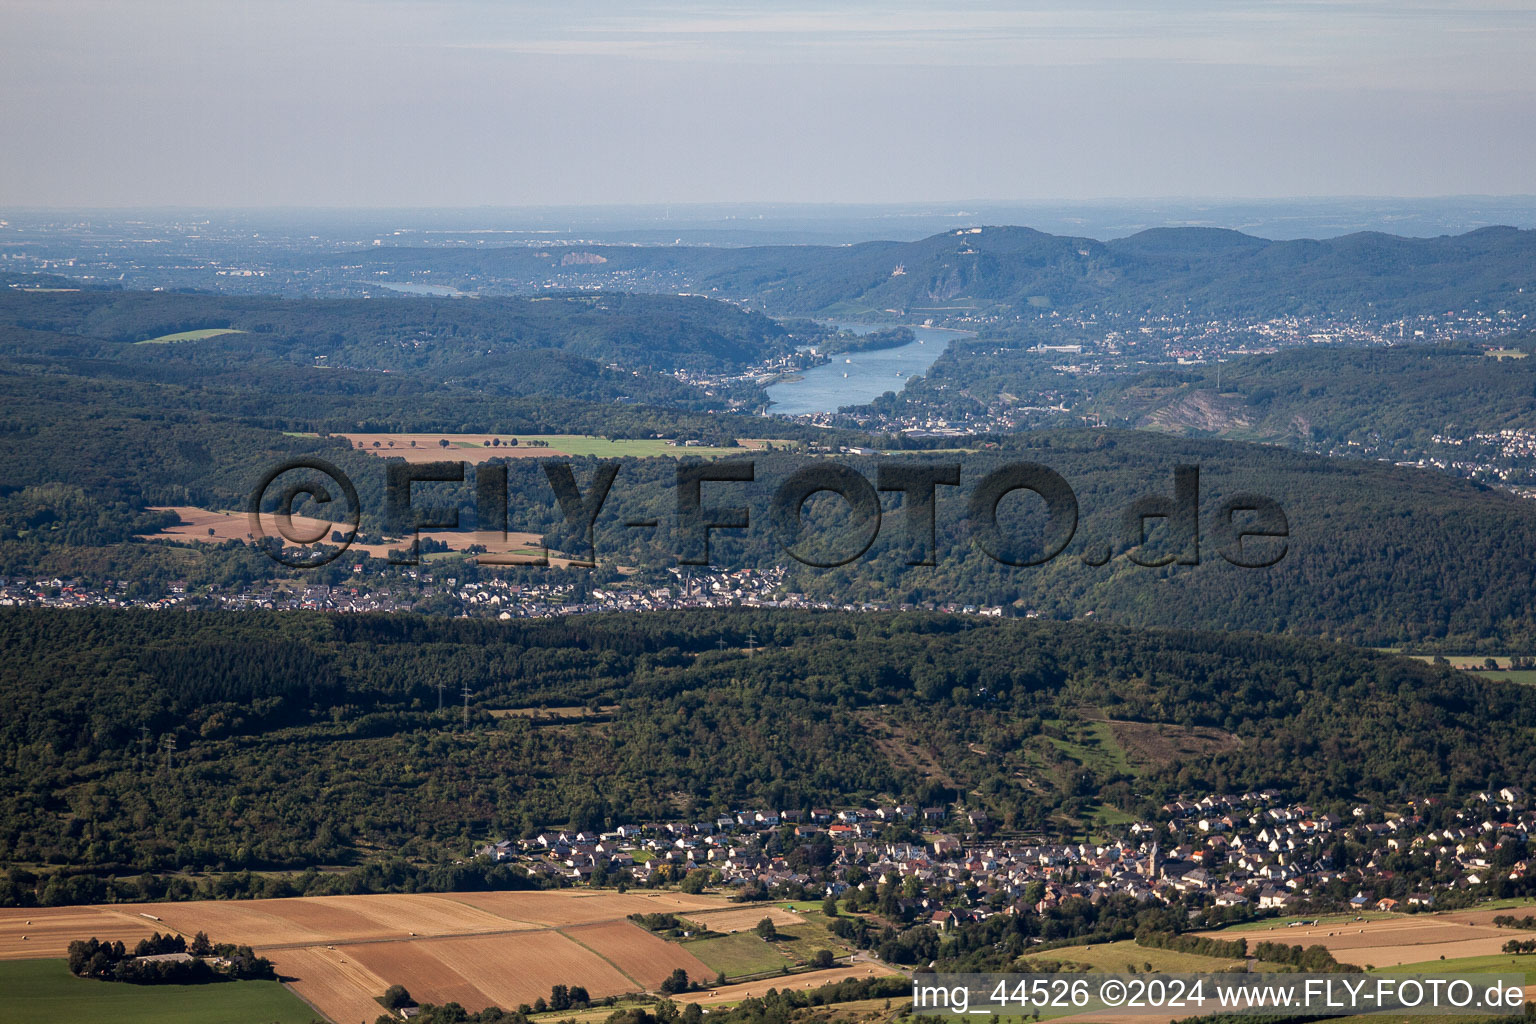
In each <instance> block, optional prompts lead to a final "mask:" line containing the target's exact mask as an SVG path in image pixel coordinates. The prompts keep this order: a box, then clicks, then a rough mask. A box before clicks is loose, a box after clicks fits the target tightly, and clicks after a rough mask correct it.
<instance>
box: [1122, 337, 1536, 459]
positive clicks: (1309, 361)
mask: <svg viewBox="0 0 1536 1024" xmlns="http://www.w3.org/2000/svg"><path fill="white" fill-rule="evenodd" d="M1499 344H1501V345H1503V346H1505V347H1506V348H1507V349H1508V350H1509V351H1511V352H1515V353H1524V355H1525V356H1526V358H1505V359H1495V358H1491V357H1489V356H1488V355H1487V354H1485V352H1484V350H1483V349H1482V348H1458V347H1430V346H1403V347H1393V348H1342V347H1334V346H1325V347H1313V348H1301V349H1292V350H1288V351H1281V352H1277V353H1274V354H1272V355H1258V356H1243V357H1239V358H1236V359H1232V360H1230V361H1226V362H1224V363H1223V364H1222V365H1221V367H1220V371H1219V372H1220V379H1219V384H1220V386H1219V388H1218V386H1217V385H1218V378H1217V373H1218V370H1217V368H1216V367H1215V366H1209V365H1204V366H1187V367H1178V368H1169V369H1164V370H1157V371H1152V372H1148V373H1144V374H1140V375H1138V376H1135V377H1132V378H1130V379H1127V380H1124V381H1119V382H1114V383H1110V384H1108V385H1106V386H1105V387H1104V388H1103V389H1102V390H1101V391H1100V392H1099V394H1098V395H1096V396H1095V398H1094V409H1095V411H1096V412H1097V413H1098V414H1099V415H1101V416H1103V417H1104V418H1105V419H1106V420H1107V421H1110V422H1115V423H1121V424H1124V425H1126V426H1134V427H1141V428H1148V429H1153V430H1165V431H1170V432H1174V433H1198V434H1216V435H1220V436H1223V437H1231V438H1241V439H1254V440H1265V441H1282V442H1348V441H1354V442H1356V443H1364V442H1368V441H1369V442H1375V443H1380V444H1384V445H1386V446H1388V448H1389V449H1390V448H1391V447H1393V446H1396V447H1397V448H1410V447H1411V448H1419V449H1422V448H1424V447H1425V446H1426V445H1428V444H1429V442H1430V439H1431V438H1432V437H1433V436H1434V435H1437V434H1439V435H1445V436H1450V437H1453V438H1457V439H1459V440H1465V439H1466V438H1468V437H1470V436H1471V435H1473V434H1476V433H1495V432H1497V431H1500V430H1506V429H1517V428H1530V427H1531V426H1532V425H1533V423H1532V419H1531V411H1532V409H1536V358H1530V356H1531V355H1532V354H1536V337H1533V336H1532V335H1530V334H1524V335H1515V336H1511V337H1509V338H1506V339H1503V340H1501V341H1500V343H1499ZM1451 453H1452V450H1451V449H1449V448H1447V449H1444V450H1443V452H1442V454H1447V455H1449V454H1451Z"/></svg>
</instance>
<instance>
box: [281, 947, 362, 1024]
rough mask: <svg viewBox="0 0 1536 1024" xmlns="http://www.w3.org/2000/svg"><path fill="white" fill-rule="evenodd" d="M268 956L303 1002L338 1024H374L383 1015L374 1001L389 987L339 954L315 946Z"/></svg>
mask: <svg viewBox="0 0 1536 1024" xmlns="http://www.w3.org/2000/svg"><path fill="white" fill-rule="evenodd" d="M267 956H268V958H269V959H271V961H272V963H273V965H274V966H276V968H277V973H278V974H279V975H280V976H281V977H282V978H284V979H287V981H288V987H289V988H291V989H293V991H294V993H295V994H296V995H298V997H299V998H300V999H302V1000H304V1001H305V1002H306V1003H308V1004H309V1005H310V1006H313V1007H314V1008H315V1009H317V1010H319V1011H320V1012H321V1013H323V1014H325V1015H326V1016H327V1017H329V1018H331V1020H333V1021H336V1024H352V1022H353V1021H358V1022H360V1024H372V1022H373V1021H375V1020H377V1019H378V1016H379V1014H380V1013H382V1012H383V1010H382V1009H381V1007H380V1006H379V1004H378V1003H377V1002H375V1001H374V997H375V996H381V995H383V994H384V990H385V989H387V988H389V983H388V982H386V981H385V980H384V979H382V978H380V977H378V976H377V975H375V974H373V973H372V972H370V971H369V970H367V968H365V967H363V966H362V965H361V964H359V963H357V962H356V961H355V960H353V959H352V958H351V957H348V956H347V955H346V954H344V953H341V952H340V951H338V950H334V949H326V948H325V947H324V946H312V947H308V948H304V949H284V950H279V951H277V952H274V953H270V954H267Z"/></svg>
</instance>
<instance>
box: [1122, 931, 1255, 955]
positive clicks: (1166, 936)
mask: <svg viewBox="0 0 1536 1024" xmlns="http://www.w3.org/2000/svg"><path fill="white" fill-rule="evenodd" d="M1136 945H1138V946H1146V947H1147V948H1148V949H1171V950H1174V951H1175V952H1179V953H1196V954H1199V955H1200V956H1214V957H1246V956H1247V955H1248V943H1247V941H1246V940H1244V939H1232V940H1230V941H1229V940H1225V939H1203V938H1201V937H1200V936H1198V935H1175V934H1174V933H1172V932H1160V931H1150V930H1144V931H1139V932H1137V933H1136Z"/></svg>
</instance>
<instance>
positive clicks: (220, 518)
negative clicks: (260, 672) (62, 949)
mask: <svg viewBox="0 0 1536 1024" xmlns="http://www.w3.org/2000/svg"><path fill="white" fill-rule="evenodd" d="M150 511H151V512H174V513H176V515H177V516H178V517H179V518H180V519H181V522H180V523H178V524H177V525H175V526H170V527H167V528H165V529H163V530H161V531H160V532H158V533H150V534H143V535H141V536H140V538H139V539H141V540H172V541H178V542H181V543H194V544H222V543H224V542H225V541H230V540H237V541H240V542H241V543H246V544H249V543H254V542H255V541H256V540H257V533H256V531H255V530H253V529H252V528H251V517H250V514H249V513H247V512H219V511H214V510H211V509H206V508H197V507H195V506H192V505H168V506H157V507H154V508H151V509H150ZM292 521H293V529H292V530H291V531H290V532H291V533H293V534H294V535H295V536H299V537H304V538H307V537H328V536H329V535H330V533H331V532H332V531H333V530H335V529H336V528H337V525H338V524H336V523H331V522H327V521H326V520H323V519H314V518H311V517H310V516H299V515H296V516H294V517H293V520H292ZM261 527H262V535H263V536H267V537H279V536H282V534H281V533H279V532H278V529H277V524H276V522H275V519H274V517H273V516H272V515H271V514H270V513H263V514H262V516H261ZM342 532H343V534H350V533H351V530H350V529H344V530H343V531H342ZM421 536H422V539H424V540H434V541H441V542H442V543H443V544H446V545H447V546H448V549H449V550H450V551H466V550H468V549H469V548H470V547H473V546H475V545H479V546H480V547H483V548H485V554H484V555H482V556H481V559H480V560H481V561H484V562H486V563H487V564H503V565H521V564H523V563H526V562H531V561H534V560H535V559H536V558H537V555H536V552H537V551H538V550H539V546H540V544H541V543H542V541H543V538H542V537H541V536H540V535H539V534H537V533H527V532H509V533H508V534H507V535H506V536H505V537H503V536H502V535H501V534H500V533H498V532H495V531H485V532H481V531H478V530H423V531H421ZM405 546H406V541H404V540H396V541H392V542H388V543H384V544H353V545H351V546H350V547H349V548H348V549H347V550H348V551H349V552H351V551H357V552H364V553H366V554H369V555H372V556H373V557H374V558H387V557H389V553H390V551H391V550H398V549H401V548H404V547H405ZM549 560H550V562H551V563H552V564H554V565H557V566H563V565H567V564H569V560H567V559H564V558H561V557H559V556H558V555H555V554H551V555H550V556H549Z"/></svg>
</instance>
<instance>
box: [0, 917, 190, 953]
mask: <svg viewBox="0 0 1536 1024" xmlns="http://www.w3.org/2000/svg"><path fill="white" fill-rule="evenodd" d="M164 928H165V926H164V925H162V924H161V923H160V922H158V921H151V920H149V919H148V918H144V917H139V916H138V913H137V909H136V908H135V909H126V908H116V907H113V908H108V907H50V908H41V907H7V908H5V909H0V960H41V959H45V958H50V957H63V956H64V955H65V954H66V953H68V951H69V944H70V943H71V942H73V941H74V940H76V939H88V938H90V937H91V936H92V935H96V936H98V937H100V938H104V939H105V938H110V939H112V941H114V942H116V941H118V940H121V941H122V942H124V943H126V944H128V945H133V944H134V943H136V942H138V941H139V940H140V939H147V938H149V937H150V935H152V934H153V933H154V932H155V931H156V929H160V930H162V931H163V930H164Z"/></svg>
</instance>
